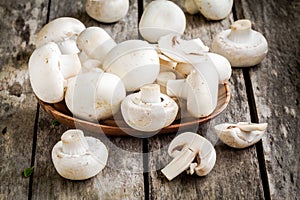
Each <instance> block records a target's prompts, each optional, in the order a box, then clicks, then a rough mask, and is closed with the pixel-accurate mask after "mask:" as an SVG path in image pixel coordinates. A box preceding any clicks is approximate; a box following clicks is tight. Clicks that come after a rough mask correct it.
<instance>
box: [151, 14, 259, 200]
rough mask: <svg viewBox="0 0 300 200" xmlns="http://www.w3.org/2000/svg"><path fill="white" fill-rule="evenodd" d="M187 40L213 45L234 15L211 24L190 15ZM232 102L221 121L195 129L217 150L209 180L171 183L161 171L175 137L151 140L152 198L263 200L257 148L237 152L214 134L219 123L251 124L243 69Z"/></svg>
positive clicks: (187, 178) (238, 72)
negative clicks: (243, 122)
mask: <svg viewBox="0 0 300 200" xmlns="http://www.w3.org/2000/svg"><path fill="white" fill-rule="evenodd" d="M186 17H187V28H186V31H185V33H184V37H185V38H187V39H189V38H197V37H199V38H200V39H202V40H203V42H204V43H205V44H206V45H208V46H210V45H211V41H212V38H213V36H214V35H215V34H216V33H218V32H220V31H221V30H223V29H227V28H228V27H229V24H230V23H231V22H232V21H233V19H232V15H230V16H229V17H228V18H226V19H224V20H222V21H217V22H213V21H207V20H205V19H204V18H203V17H202V16H201V15H200V14H198V15H194V16H191V15H188V14H186ZM230 91H231V101H230V103H229V105H228V107H227V109H226V110H225V111H224V112H223V113H222V114H221V115H220V116H218V117H217V118H215V119H213V120H211V121H210V122H209V123H207V124H205V125H202V126H201V127H199V128H198V127H195V128H194V130H191V131H197V132H198V133H199V134H201V135H203V136H205V137H206V138H208V139H209V140H210V141H211V142H212V143H213V144H214V145H215V148H216V152H217V162H216V164H215V167H214V169H213V170H212V172H211V173H210V174H208V175H207V176H206V177H197V176H190V175H186V174H185V172H184V173H183V174H181V175H179V176H178V177H176V178H175V179H173V180H172V181H171V182H169V181H168V180H167V179H166V178H165V177H164V176H163V174H162V173H161V172H160V169H161V168H162V167H164V166H165V165H167V164H168V163H169V162H170V161H171V158H170V156H168V154H167V152H166V150H167V148H168V144H169V143H170V141H171V140H172V139H173V138H174V136H175V135H174V134H173V135H169V136H163V137H162V136H157V137H154V138H151V139H149V152H151V153H150V155H149V165H150V166H149V168H150V172H149V180H150V198H151V199H263V198H264V196H263V188H262V183H261V180H260V172H259V166H258V160H257V156H256V148H255V146H252V147H250V148H247V149H244V150H235V149H232V148H230V147H228V146H226V145H224V144H223V143H222V142H220V141H219V140H218V139H217V136H216V134H215V133H214V131H213V127H214V125H216V124H219V123H224V122H239V121H250V113H249V107H248V102H247V95H246V89H245V82H244V77H243V73H242V70H240V69H235V70H233V74H232V77H231V79H230Z"/></svg>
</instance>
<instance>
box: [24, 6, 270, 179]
mask: <svg viewBox="0 0 300 200" xmlns="http://www.w3.org/2000/svg"><path fill="white" fill-rule="evenodd" d="M120 2H122V3H124V5H125V6H124V7H123V9H124V10H123V11H122V12H120V13H118V12H116V13H115V14H116V16H112V17H111V18H106V17H105V16H104V15H105V12H103V13H101V15H99V16H97V14H99V13H96V10H97V9H100V8H101V9H104V7H103V6H111V5H112V4H117V3H120ZM200 2H202V1H197V0H186V4H188V6H192V5H194V6H196V5H197V6H198V7H202V6H201V5H200ZM204 2H205V1H203V3H204ZM229 3H231V4H232V0H231V1H229ZM94 4H95V6H94ZM96 4H99V5H96ZM120 5H121V4H120ZM86 6H87V12H88V13H89V15H91V16H92V17H94V18H95V19H97V20H100V21H103V22H113V21H115V20H118V19H120V18H121V17H122V16H124V13H125V10H126V12H127V10H128V0H124V1H121V0H119V1H118V0H114V1H111V2H110V3H108V1H104V0H89V1H87V4H86ZM98 6H99V7H98ZM204 7H205V6H203V8H204ZM230 7H231V6H230ZM162 9H163V11H162ZM106 10H109V9H106ZM191 10H192V11H191V12H195V10H196V9H195V8H191ZM225 10H226V9H225ZM227 10H228V9H227ZM227 10H226V13H227V12H228V11H227ZM110 12H111V11H110ZM224 12H225V11H224ZM217 13H218V14H221V16H222V17H223V16H224V15H227V14H224V13H222V12H219V11H217ZM102 14H103V16H102ZM166 15H167V16H168V17H166ZM208 18H210V19H218V18H220V17H211V16H210V17H208ZM154 19H155V20H154ZM185 23H186V22H185V15H184V13H183V11H182V10H181V9H180V8H179V7H178V6H177V5H176V4H174V3H173V2H171V1H166V0H157V1H153V2H151V3H149V4H148V5H147V7H146V9H145V11H144V13H143V15H142V18H141V21H140V24H139V31H140V33H141V35H142V36H143V38H144V39H145V40H147V41H143V40H128V41H123V42H121V43H119V44H117V43H116V42H115V41H114V39H113V38H111V37H110V35H109V34H108V33H107V32H106V31H105V30H104V29H102V28H99V27H88V28H86V27H85V26H84V24H82V23H81V22H80V21H79V20H77V19H74V18H70V17H62V18H58V19H55V20H53V21H51V22H49V23H48V24H46V25H45V26H44V27H43V28H42V29H41V30H40V32H39V33H38V34H37V40H36V44H37V48H36V49H35V50H34V52H33V53H32V55H31V56H30V59H29V63H28V68H29V76H30V82H31V86H32V88H33V91H34V93H35V95H36V96H37V97H38V98H39V99H40V100H42V101H44V102H46V103H51V104H53V103H59V102H62V101H65V103H66V105H67V107H68V109H69V110H70V111H71V112H72V114H73V115H74V117H77V118H81V119H84V120H88V121H91V122H95V123H97V122H98V121H99V120H104V119H107V118H110V117H112V116H113V115H114V114H116V113H118V112H120V113H121V114H122V116H123V119H124V121H125V122H126V123H127V124H128V126H130V127H131V128H133V129H135V130H138V131H143V132H154V131H159V130H160V129H162V128H164V127H166V126H169V125H170V124H172V123H173V121H174V120H175V119H176V118H177V117H178V116H177V114H178V111H179V110H181V112H183V110H184V108H183V107H186V110H187V113H188V115H190V116H192V117H195V118H201V117H206V116H208V115H210V114H211V113H212V112H213V111H214V110H215V108H216V106H217V100H218V88H219V84H224V83H225V82H227V81H228V80H229V78H230V76H231V65H233V66H252V65H255V64H257V63H258V62H260V61H261V60H262V59H263V58H264V56H265V55H266V53H267V44H266V40H265V38H264V37H263V36H262V35H261V34H260V33H258V32H255V31H253V30H251V23H250V21H248V20H239V21H237V22H235V23H234V24H233V25H232V26H231V30H228V31H225V32H222V33H220V34H218V35H217V36H216V38H215V39H214V41H213V45H212V46H213V51H214V52H215V53H211V52H209V48H208V47H207V46H205V45H204V44H203V42H202V41H201V40H200V39H199V38H197V39H191V40H183V39H181V36H182V34H183V33H184V30H185V25H186V24H185ZM148 42H152V43H155V44H149V43H148ZM222 45H224V46H222ZM243 47H245V48H244V49H243ZM242 53H244V54H243V55H242ZM222 55H223V56H222ZM227 59H228V60H227ZM179 101H181V102H185V105H184V106H183V107H180V105H179V103H178V102H179ZM183 115H184V114H182V113H181V116H183ZM215 128H216V131H217V133H218V135H219V137H220V138H221V140H222V141H224V142H225V143H226V144H228V145H230V146H233V147H235V148H244V147H247V146H249V145H252V144H254V143H255V142H257V141H258V140H259V139H261V137H262V134H263V132H264V131H265V129H266V125H265V124H244V123H238V124H236V125H234V124H222V125H219V126H216V127H215ZM179 147H181V148H182V149H181V150H180V151H178V148H179ZM94 148H95V152H96V153H93V151H92V149H94ZM168 152H169V154H170V156H172V157H174V160H173V161H172V162H171V163H169V165H167V166H166V167H165V168H164V169H163V170H162V172H163V173H164V174H165V175H166V177H167V178H168V179H169V180H172V179H173V178H174V177H176V176H177V175H178V174H179V173H181V172H182V171H184V170H188V171H189V173H190V174H193V173H196V174H197V175H200V176H202V175H206V174H207V173H209V172H210V171H211V169H212V168H213V166H214V164H215V160H216V153H215V150H214V148H213V146H212V145H211V144H210V142H209V141H207V140H206V139H205V138H203V137H201V136H199V135H197V134H194V133H190V132H188V133H183V134H181V135H179V136H178V137H176V138H175V139H174V140H173V141H172V142H171V144H170V146H169V150H168ZM97 156H100V157H99V158H97ZM107 156H108V154H107V149H106V148H105V146H104V145H103V144H102V143H101V142H100V141H99V140H94V139H92V138H89V137H84V136H83V132H82V131H80V130H70V131H67V132H66V133H64V134H63V136H62V141H61V142H59V143H58V144H57V145H56V146H55V147H54V148H53V151H52V159H53V163H54V166H55V168H56V169H57V171H58V173H59V174H60V175H61V176H63V177H65V178H67V179H72V180H82V179H87V178H90V177H92V176H95V175H96V174H97V173H98V172H99V171H101V170H102V168H103V167H104V166H105V164H106V161H107ZM80 157H82V158H80ZM78 159H81V160H78ZM195 160H196V162H194V161H195ZM99 161H101V162H99ZM86 167H87V168H86Z"/></svg>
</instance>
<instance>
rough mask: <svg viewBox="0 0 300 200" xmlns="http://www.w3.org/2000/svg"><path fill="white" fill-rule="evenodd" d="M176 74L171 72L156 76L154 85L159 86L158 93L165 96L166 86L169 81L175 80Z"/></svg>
mask: <svg viewBox="0 0 300 200" xmlns="http://www.w3.org/2000/svg"><path fill="white" fill-rule="evenodd" d="M175 79H176V74H174V73H173V72H160V73H159V74H158V76H157V79H156V83H157V84H159V86H160V91H161V93H163V94H167V91H166V86H167V82H168V81H169V80H175Z"/></svg>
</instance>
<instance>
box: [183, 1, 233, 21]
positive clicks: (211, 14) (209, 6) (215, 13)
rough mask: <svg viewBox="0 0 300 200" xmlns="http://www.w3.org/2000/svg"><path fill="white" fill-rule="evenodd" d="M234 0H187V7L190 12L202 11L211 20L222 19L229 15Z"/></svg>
mask: <svg viewBox="0 0 300 200" xmlns="http://www.w3.org/2000/svg"><path fill="white" fill-rule="evenodd" d="M232 5H233V0H185V9H186V11H187V12H188V13H190V14H196V13H198V12H199V11H200V13H201V14H202V15H203V16H204V17H206V18H207V19H211V20H221V19H224V18H225V17H227V16H228V15H229V13H230V12H231V9H232Z"/></svg>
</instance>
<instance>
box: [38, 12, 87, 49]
mask: <svg viewBox="0 0 300 200" xmlns="http://www.w3.org/2000/svg"><path fill="white" fill-rule="evenodd" d="M84 29H85V26H84V24H83V23H81V22H80V21H79V20H77V19H75V18H71V17H60V18H57V19H55V20H53V21H51V22H49V23H48V24H46V25H45V26H44V27H43V28H42V29H41V30H40V31H39V33H38V34H37V38H36V45H37V47H40V46H42V45H44V44H46V43H48V42H55V43H57V45H58V46H59V48H60V50H61V52H62V54H76V53H78V52H79V49H78V48H77V45H76V38H77V36H78V35H79V34H80V33H81V32H82V31H83V30H84Z"/></svg>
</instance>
